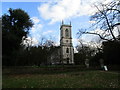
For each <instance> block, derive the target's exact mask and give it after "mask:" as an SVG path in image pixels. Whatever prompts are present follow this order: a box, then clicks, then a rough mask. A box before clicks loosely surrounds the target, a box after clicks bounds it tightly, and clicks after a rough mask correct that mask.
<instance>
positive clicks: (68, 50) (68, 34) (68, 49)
mask: <svg viewBox="0 0 120 90" xmlns="http://www.w3.org/2000/svg"><path fill="white" fill-rule="evenodd" d="M49 63H51V64H74V48H73V44H72V26H71V23H70V24H69V25H68V24H64V23H63V22H62V24H61V25H60V46H58V47H56V49H55V50H54V51H53V52H52V54H51V55H50V57H49Z"/></svg>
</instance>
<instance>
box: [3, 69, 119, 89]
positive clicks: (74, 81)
mask: <svg viewBox="0 0 120 90" xmlns="http://www.w3.org/2000/svg"><path fill="white" fill-rule="evenodd" d="M15 70H16V71H15ZM17 70H18V69H3V76H2V78H3V81H2V87H3V88H120V85H119V81H118V76H119V75H120V73H118V72H115V71H107V72H106V71H101V70H83V71H80V70H73V69H69V70H68V69H65V70H64V69H62V70H60V69H57V70H56V68H54V70H53V68H52V70H51V69H49V70H48V68H47V70H45V69H43V68H42V69H41V68H31V69H21V70H20V71H18V72H19V73H18V72H17ZM23 70H26V72H25V71H24V73H23ZM32 70H33V71H34V72H32ZM15 72H16V73H15ZM20 72H21V73H20ZM35 72H37V73H35Z"/></svg>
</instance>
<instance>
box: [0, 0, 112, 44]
mask: <svg viewBox="0 0 120 90" xmlns="http://www.w3.org/2000/svg"><path fill="white" fill-rule="evenodd" d="M110 1H112V0H3V1H2V14H5V13H8V9H9V8H12V9H17V8H21V9H23V10H24V11H26V12H27V13H28V14H29V16H30V18H31V19H32V21H33V22H34V26H33V27H32V29H31V30H30V34H29V37H31V38H32V39H33V41H34V44H38V43H39V42H40V39H41V37H45V38H47V39H53V40H54V41H55V42H56V43H57V44H58V45H59V41H60V25H61V21H62V20H63V21H64V23H65V24H70V22H71V25H72V37H73V45H74V46H76V45H77V35H76V33H77V32H78V31H79V29H80V28H87V27H89V26H90V24H91V23H94V21H93V22H92V21H89V17H90V16H91V15H93V14H94V12H95V11H96V9H95V8H94V7H93V4H95V3H98V2H102V3H108V2H110ZM0 15H1V14H0ZM81 39H83V40H85V41H91V40H94V39H95V38H94V37H93V35H87V36H86V35H85V36H83V37H81Z"/></svg>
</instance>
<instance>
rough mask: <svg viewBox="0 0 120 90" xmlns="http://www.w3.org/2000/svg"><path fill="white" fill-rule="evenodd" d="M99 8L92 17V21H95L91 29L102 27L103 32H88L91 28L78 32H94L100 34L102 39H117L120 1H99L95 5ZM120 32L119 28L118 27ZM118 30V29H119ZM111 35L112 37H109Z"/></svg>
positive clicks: (80, 33)
mask: <svg viewBox="0 0 120 90" xmlns="http://www.w3.org/2000/svg"><path fill="white" fill-rule="evenodd" d="M94 6H95V8H96V9H97V11H96V13H95V14H94V15H92V16H91V17H90V20H91V21H95V23H93V24H92V26H91V27H90V28H89V29H92V30H96V29H100V30H102V31H103V32H102V33H97V32H90V31H89V32H88V31H87V30H89V29H84V30H83V29H80V30H79V32H78V34H79V35H82V34H94V35H98V36H99V37H100V38H101V39H102V40H107V41H109V40H115V41H116V40H117V38H116V36H115V35H114V30H116V29H117V28H116V29H115V27H117V26H118V25H120V21H119V20H118V19H119V18H120V1H119V0H118V1H117V0H116V1H112V2H111V3H109V4H102V3H99V4H98V5H94ZM117 30H118V33H119V32H120V31H119V28H118V29H117ZM117 30H116V31H117ZM108 37H111V38H108Z"/></svg>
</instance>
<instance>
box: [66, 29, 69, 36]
mask: <svg viewBox="0 0 120 90" xmlns="http://www.w3.org/2000/svg"><path fill="white" fill-rule="evenodd" d="M65 36H66V37H68V36H69V32H68V29H66V30H65Z"/></svg>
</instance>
